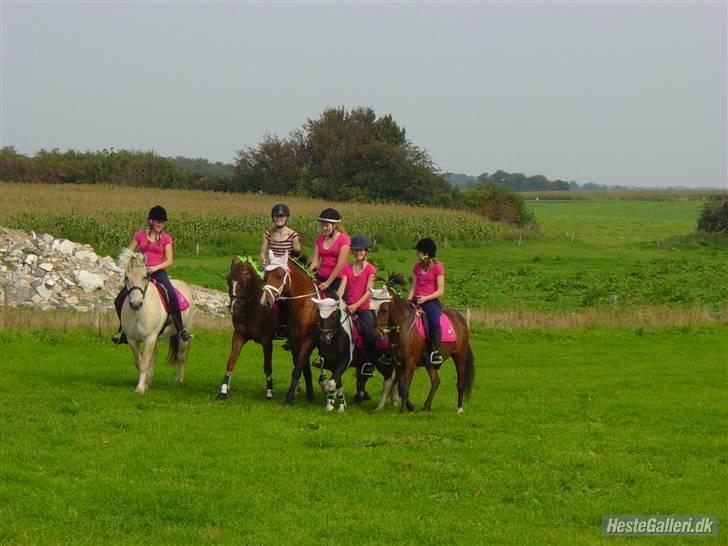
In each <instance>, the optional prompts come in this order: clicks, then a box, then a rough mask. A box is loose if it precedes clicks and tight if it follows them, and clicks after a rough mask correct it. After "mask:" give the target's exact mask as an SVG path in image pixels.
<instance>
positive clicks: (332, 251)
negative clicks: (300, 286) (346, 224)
mask: <svg viewBox="0 0 728 546" xmlns="http://www.w3.org/2000/svg"><path fill="white" fill-rule="evenodd" d="M324 240H325V236H324V235H323V234H321V235H319V236H318V237H316V246H317V247H318V251H319V256H320V257H321V262H320V263H319V268H318V277H319V279H324V280H326V279H328V278H329V275H331V272H332V271H333V270H334V268H335V267H336V263H337V262H338V261H339V251H340V250H341V247H342V246H350V245H351V240H350V239H349V236H348V235H347V234H345V233H339V236H338V237H337V238H336V240H335V241H334V244H333V245H331V248H328V249H326V248H324Z"/></svg>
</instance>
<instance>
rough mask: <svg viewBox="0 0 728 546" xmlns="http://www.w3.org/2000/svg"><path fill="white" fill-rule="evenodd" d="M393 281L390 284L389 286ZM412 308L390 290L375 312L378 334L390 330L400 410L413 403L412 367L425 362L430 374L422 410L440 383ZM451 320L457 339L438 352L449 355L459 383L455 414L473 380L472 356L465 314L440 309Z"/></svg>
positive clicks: (460, 411) (459, 408) (469, 389)
mask: <svg viewBox="0 0 728 546" xmlns="http://www.w3.org/2000/svg"><path fill="white" fill-rule="evenodd" d="M391 287H392V284H391V283H390V284H389V288H391ZM416 312H417V308H415V307H414V306H413V305H411V304H410V303H407V302H406V301H405V300H403V299H402V298H400V297H399V296H398V295H397V294H396V293H395V292H394V291H393V290H392V291H390V294H389V298H388V301H383V302H382V304H381V305H380V307H379V312H378V313H377V318H376V323H375V326H376V328H377V329H378V331H379V333H380V334H383V333H385V332H388V333H389V344H390V350H391V351H392V357H393V359H394V361H395V365H396V366H397V375H398V378H399V394H400V396H401V398H402V406H401V408H400V412H403V411H404V410H405V408H407V409H408V410H409V411H412V409H413V407H412V404H411V403H410V401H409V392H410V385H411V384H412V377H413V376H414V373H415V368H417V367H418V366H425V367H426V368H427V373H428V374H429V375H430V383H431V384H430V394H429V395H428V396H427V400H425V404H424V408H423V409H424V410H425V411H427V410H429V409H430V408H431V407H432V399H433V398H434V397H435V393H436V392H437V388H438V387H439V386H440V376H439V374H438V373H437V370H436V369H435V368H434V367H433V366H432V365H431V364H430V362H429V358H427V354H426V352H427V351H428V344H427V341H425V340H424V339H422V336H420V335H419V333H417V328H416V327H415V313H416ZM442 312H443V313H444V314H446V315H447V316H448V317H449V318H450V321H451V322H452V325H453V328H454V329H455V333H456V337H457V340H456V341H455V342H451V343H445V342H443V343H442V345H441V353H442V358H443V360H447V359H448V358H452V359H453V361H454V362H455V369H456V370H457V376H458V379H457V386H458V408H457V411H458V414H461V413H462V412H463V395H465V396H470V391H471V390H472V387H473V381H474V380H475V357H474V356H473V351H472V349H471V348H470V338H469V332H468V326H467V323H466V322H465V318H464V317H463V316H462V315H461V314H460V313H458V312H457V311H455V310H453V309H447V308H444V309H443V310H442Z"/></svg>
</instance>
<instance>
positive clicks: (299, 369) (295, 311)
mask: <svg viewBox="0 0 728 546" xmlns="http://www.w3.org/2000/svg"><path fill="white" fill-rule="evenodd" d="M269 256H270V263H269V265H267V266H266V268H265V277H264V279H263V280H264V282H265V286H263V294H262V296H261V298H260V304H261V305H262V306H263V307H265V308H266V309H270V308H271V307H272V306H273V303H274V302H275V301H276V300H285V301H287V302H288V303H287V306H288V316H287V329H288V341H289V342H290V344H291V354H292V356H293V372H292V373H291V385H290V387H289V388H288V392H286V398H285V400H284V404H285V405H287V406H289V405H291V404H292V403H293V397H294V396H295V394H296V389H297V388H298V382H299V380H300V379H301V374H303V377H304V379H305V381H306V398H308V399H309V400H313V380H312V378H311V363H310V362H309V359H310V357H311V353H312V352H313V350H314V349H315V348H316V344H317V342H318V334H319V332H318V308H317V307H316V304H315V303H314V302H312V301H311V298H312V297H314V296H316V297H319V291H318V288H317V286H316V284H315V283H314V280H313V276H312V275H311V274H310V273H309V272H308V270H307V269H306V268H305V266H303V265H302V264H301V263H300V262H298V261H297V260H294V259H290V260H289V259H288V255H287V254H286V255H285V256H283V257H275V256H274V255H273V253H272V252H271V253H269Z"/></svg>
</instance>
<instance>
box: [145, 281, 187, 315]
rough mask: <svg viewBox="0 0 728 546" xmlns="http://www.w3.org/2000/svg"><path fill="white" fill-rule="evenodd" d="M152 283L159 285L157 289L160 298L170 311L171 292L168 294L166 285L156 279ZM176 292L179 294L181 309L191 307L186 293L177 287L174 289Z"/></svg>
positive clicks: (165, 308)
mask: <svg viewBox="0 0 728 546" xmlns="http://www.w3.org/2000/svg"><path fill="white" fill-rule="evenodd" d="M152 284H153V285H154V286H156V287H157V291H158V292H159V299H161V300H162V305H163V306H164V310H165V311H167V313H169V294H167V289H166V288H165V287H164V285H162V284H160V283H158V282H157V281H156V280H154V279H152ZM174 291H175V293H176V294H177V301H178V302H179V310H180V311H184V310H185V309H189V307H190V302H189V300H188V299H187V298H185V296H184V294H183V293H182V292H180V291H179V290H178V289H177V287H175V289H174Z"/></svg>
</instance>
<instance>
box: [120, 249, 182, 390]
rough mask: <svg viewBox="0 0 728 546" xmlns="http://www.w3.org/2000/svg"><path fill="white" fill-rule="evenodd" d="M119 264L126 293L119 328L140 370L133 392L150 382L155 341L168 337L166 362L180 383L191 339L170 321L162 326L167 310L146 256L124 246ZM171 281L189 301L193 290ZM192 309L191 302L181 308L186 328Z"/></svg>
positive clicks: (155, 348) (154, 356)
mask: <svg viewBox="0 0 728 546" xmlns="http://www.w3.org/2000/svg"><path fill="white" fill-rule="evenodd" d="M118 265H119V267H120V268H121V270H122V271H124V274H125V278H124V283H125V286H126V290H127V292H128V293H129V295H128V297H127V298H126V301H125V302H124V306H123V307H122V310H121V327H122V329H123V330H124V333H125V334H126V337H127V339H128V340H129V347H131V351H132V353H134V362H135V364H136V367H137V370H138V371H139V383H138V384H137V388H136V391H137V392H139V393H144V392H146V390H147V389H148V388H149V386H150V385H151V382H152V376H153V375H154V360H155V358H156V356H157V340H158V339H165V338H169V355H168V358H167V361H168V362H169V363H170V364H174V363H176V364H177V378H176V382H177V384H178V385H179V384H180V383H182V382H183V381H184V375H185V371H184V366H185V360H186V359H187V351H188V349H189V345H190V342H189V341H183V340H181V339H180V337H179V336H178V335H177V329H176V328H175V327H174V324H172V323H170V324H168V325H167V326H166V327H165V323H166V322H167V317H168V313H167V311H166V310H165V309H164V306H163V304H162V300H161V299H160V297H159V292H158V291H157V289H156V287H154V285H152V282H151V278H150V277H149V275H148V274H147V269H146V256H145V255H144V254H141V253H138V252H131V251H130V250H129V249H124V250H122V252H121V254H120V255H119V260H118ZM172 284H173V285H174V286H175V287H177V289H178V290H179V291H180V292H182V294H183V295H184V296H185V298H187V300H188V301H189V302H190V303H192V292H191V291H190V289H189V287H188V286H187V285H186V284H185V283H184V282H182V281H178V280H174V281H172ZM150 287H151V290H150ZM193 309H194V307H193V306H192V305H190V307H189V308H188V309H186V310H185V311H182V320H183V321H184V324H185V326H186V327H187V329H188V330H191V327H192V316H193Z"/></svg>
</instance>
